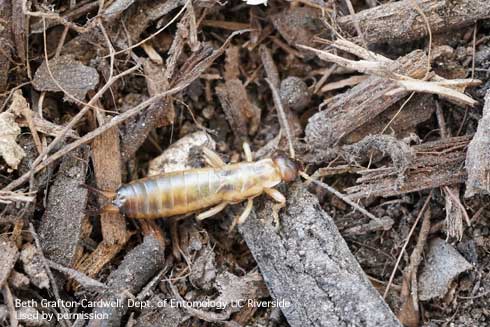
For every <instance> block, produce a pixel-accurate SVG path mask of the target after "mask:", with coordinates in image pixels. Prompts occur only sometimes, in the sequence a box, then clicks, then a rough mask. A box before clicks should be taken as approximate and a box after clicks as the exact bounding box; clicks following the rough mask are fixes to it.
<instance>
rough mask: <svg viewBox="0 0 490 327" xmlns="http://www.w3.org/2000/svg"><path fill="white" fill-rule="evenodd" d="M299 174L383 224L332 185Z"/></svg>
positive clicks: (304, 174) (302, 173)
mask: <svg viewBox="0 0 490 327" xmlns="http://www.w3.org/2000/svg"><path fill="white" fill-rule="evenodd" d="M299 174H300V175H301V177H303V178H304V179H306V180H308V181H310V182H313V183H315V184H316V185H318V186H320V187H323V188H324V189H326V190H327V191H329V192H330V193H332V194H334V195H335V196H336V197H338V198H340V199H342V200H343V201H344V202H346V203H348V204H349V205H350V206H352V207H353V208H354V209H356V210H357V211H359V212H361V213H363V214H364V215H365V216H366V217H368V218H370V219H372V220H374V221H376V222H378V223H382V221H381V219H379V218H378V217H376V216H375V215H373V214H372V213H370V212H369V211H367V210H366V209H364V208H363V207H361V206H360V205H358V204H357V203H355V202H354V201H352V200H351V199H349V197H348V196H347V195H345V194H342V193H340V192H339V191H337V190H336V189H334V188H333V187H331V186H330V185H328V184H326V183H323V182H320V181H319V180H317V179H314V178H311V177H310V176H309V175H307V174H306V173H305V172H303V171H300V172H299Z"/></svg>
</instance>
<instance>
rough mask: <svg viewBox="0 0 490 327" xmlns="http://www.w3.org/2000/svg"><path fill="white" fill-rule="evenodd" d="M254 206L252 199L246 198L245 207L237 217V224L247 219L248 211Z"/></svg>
mask: <svg viewBox="0 0 490 327" xmlns="http://www.w3.org/2000/svg"><path fill="white" fill-rule="evenodd" d="M253 206H254V200H253V199H251V198H250V199H248V200H247V206H246V207H245V210H243V212H242V214H241V215H240V217H238V219H237V224H238V225H240V224H243V223H244V222H245V220H247V218H248V216H249V215H250V212H251V211H252V208H253Z"/></svg>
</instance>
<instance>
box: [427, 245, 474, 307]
mask: <svg viewBox="0 0 490 327" xmlns="http://www.w3.org/2000/svg"><path fill="white" fill-rule="evenodd" d="M471 268H472V265H471V264H470V263H469V262H468V261H466V259H465V258H464V257H463V256H462V255H461V254H460V253H459V252H458V251H457V250H456V249H455V248H453V247H452V246H451V245H450V244H448V243H446V241H444V240H442V239H440V238H436V239H433V240H432V241H431V242H430V245H429V252H428V253H427V256H426V258H425V262H424V267H423V268H422V272H421V274H420V277H419V298H420V300H422V301H429V300H431V299H434V298H441V297H443V296H444V295H445V294H446V292H447V291H448V289H449V285H450V283H451V281H452V280H453V279H454V278H456V277H457V276H458V275H459V274H461V273H462V272H465V271H467V270H469V269H471Z"/></svg>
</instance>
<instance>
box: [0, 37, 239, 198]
mask: <svg viewBox="0 0 490 327" xmlns="http://www.w3.org/2000/svg"><path fill="white" fill-rule="evenodd" d="M244 32H248V30H245V31H238V32H234V33H232V34H231V35H230V36H229V37H228V39H227V40H226V42H225V43H223V45H222V46H221V47H220V48H219V49H218V50H215V51H214V52H213V54H211V55H210V56H209V57H207V58H205V59H203V60H202V61H201V62H207V61H209V60H211V59H212V60H214V59H215V58H216V57H217V56H219V55H221V54H222V53H223V51H224V49H225V47H226V46H228V44H229V43H230V41H231V39H232V38H233V37H234V36H236V35H239V34H241V33H244ZM139 67H140V64H138V65H136V66H134V67H132V68H130V69H128V70H126V71H124V72H122V73H120V74H118V75H116V76H114V77H113V78H112V81H108V82H107V83H106V84H105V85H104V87H102V89H100V90H99V91H98V92H97V93H96V94H95V95H94V96H93V98H92V99H90V101H89V103H88V104H91V103H94V102H95V101H97V99H98V98H99V97H100V96H101V95H102V94H104V92H105V91H106V90H107V89H108V88H109V87H110V86H111V85H112V83H114V81H115V80H117V79H119V78H120V77H122V76H125V75H127V74H129V73H131V72H132V71H134V70H136V69H137V68H139ZM198 77H199V76H198V75H197V76H194V75H193V76H191V77H190V78H189V79H184V80H181V81H179V82H178V83H177V84H176V85H175V87H173V88H171V89H170V90H167V91H165V92H162V93H159V94H155V95H154V96H152V97H151V98H149V99H147V100H145V101H143V102H141V103H140V104H139V105H137V106H136V107H134V108H132V109H129V110H128V111H125V112H123V113H121V114H119V115H118V116H115V117H114V118H112V119H111V120H110V121H108V122H107V123H105V124H104V125H102V126H100V127H98V128H97V129H95V130H93V131H91V132H89V133H87V134H85V135H84V136H83V137H81V138H79V139H78V140H76V141H74V142H72V143H70V144H68V145H66V146H65V147H64V148H62V149H61V150H59V151H58V152H55V153H54V154H53V155H51V156H50V157H49V158H46V159H45V160H44V161H43V162H42V163H40V161H41V159H40V158H42V157H44V156H45V155H47V154H48V153H49V151H50V150H51V149H52V148H53V147H54V145H53V143H55V142H58V141H59V140H60V139H61V138H62V137H63V136H64V135H65V134H66V133H67V132H68V130H69V129H71V128H72V127H73V125H74V124H75V123H76V122H78V120H80V119H81V117H82V116H83V115H84V114H85V113H86V112H87V111H88V110H89V109H90V107H88V106H85V107H84V108H83V109H82V110H80V112H78V114H77V115H75V117H73V119H72V120H71V121H70V123H68V124H67V125H66V126H65V128H64V129H63V131H62V132H61V133H60V134H59V135H58V136H57V137H56V138H55V139H54V140H53V142H51V143H50V145H49V146H48V147H47V148H46V149H45V150H44V152H43V154H42V155H39V157H38V158H37V159H36V161H34V163H33V165H32V168H31V171H29V172H27V173H25V174H24V175H22V176H20V177H19V178H17V179H16V180H14V181H12V182H11V183H10V184H8V185H7V186H6V187H4V188H3V189H2V190H3V191H12V190H13V189H14V188H16V187H18V186H20V185H22V184H23V183H25V182H26V181H27V180H28V179H29V178H30V176H31V174H32V175H33V174H35V173H37V172H39V171H41V170H42V169H44V168H46V167H47V166H48V165H49V164H51V163H53V162H54V161H55V160H57V159H59V158H61V157H62V156H63V155H65V154H67V153H69V152H70V151H72V150H73V149H75V148H77V147H78V146H80V145H82V144H85V143H88V142H89V141H91V140H92V139H94V138H95V137H97V136H99V135H100V134H102V133H104V132H105V131H107V130H108V129H110V128H112V127H114V126H116V125H118V124H120V123H122V122H124V121H125V120H126V119H128V118H130V117H133V116H134V115H136V114H138V113H139V112H141V111H142V110H143V109H145V108H146V107H148V106H149V105H151V104H153V103H154V102H155V101H158V100H160V99H161V98H163V97H165V96H168V95H172V94H175V93H178V92H180V91H182V90H183V89H185V88H186V87H187V86H188V85H189V84H190V83H191V82H192V81H194V80H195V79H196V78H198Z"/></svg>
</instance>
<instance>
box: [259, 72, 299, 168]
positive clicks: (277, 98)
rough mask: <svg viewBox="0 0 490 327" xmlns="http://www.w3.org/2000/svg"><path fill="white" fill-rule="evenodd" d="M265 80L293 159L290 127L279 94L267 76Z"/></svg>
mask: <svg viewBox="0 0 490 327" xmlns="http://www.w3.org/2000/svg"><path fill="white" fill-rule="evenodd" d="M265 81H266V82H267V83H268V84H269V87H270V89H271V92H272V99H273V100H274V107H276V110H277V113H278V116H279V125H281V129H282V130H284V132H285V133H286V138H287V140H288V145H289V156H290V157H291V158H292V159H295V157H296V155H295V153H294V147H293V136H292V134H291V128H289V123H288V119H287V117H286V113H285V111H284V107H283V106H282V102H281V97H280V96H279V92H278V91H277V88H276V86H275V85H274V84H273V83H272V82H271V81H270V80H269V79H268V78H266V79H265Z"/></svg>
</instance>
